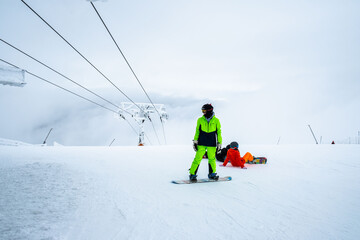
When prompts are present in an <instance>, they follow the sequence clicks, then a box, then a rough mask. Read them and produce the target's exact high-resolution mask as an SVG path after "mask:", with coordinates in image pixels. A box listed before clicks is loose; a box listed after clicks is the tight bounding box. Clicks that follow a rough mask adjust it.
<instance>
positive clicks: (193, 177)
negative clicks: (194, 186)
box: [189, 174, 197, 183]
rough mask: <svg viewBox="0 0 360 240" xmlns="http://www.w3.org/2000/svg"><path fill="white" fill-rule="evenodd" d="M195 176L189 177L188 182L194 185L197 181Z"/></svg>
mask: <svg viewBox="0 0 360 240" xmlns="http://www.w3.org/2000/svg"><path fill="white" fill-rule="evenodd" d="M196 177H197V175H192V174H191V175H190V176H189V179H190V182H193V183H196V182H197V179H196Z"/></svg>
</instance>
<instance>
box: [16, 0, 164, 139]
mask: <svg viewBox="0 0 360 240" xmlns="http://www.w3.org/2000/svg"><path fill="white" fill-rule="evenodd" d="M21 1H22V2H23V3H24V4H25V5H26V6H27V7H28V8H29V9H30V10H31V11H32V12H33V13H34V14H35V15H36V16H38V17H39V18H40V19H41V20H42V21H43V22H44V23H45V24H46V25H47V26H48V27H50V28H51V29H52V30H53V31H54V32H55V33H56V34H57V35H58V36H59V37H60V38H61V39H63V40H64V41H65V42H66V43H67V44H68V45H69V46H70V47H71V48H72V49H73V50H74V51H75V52H77V53H78V54H79V55H80V56H81V57H82V58H83V59H84V60H85V61H87V62H88V63H89V64H90V65H91V66H92V67H93V68H94V69H95V70H96V71H97V72H98V73H100V74H101V75H102V76H103V77H104V78H105V79H106V80H108V82H110V83H111V84H112V85H113V86H114V87H115V88H116V89H117V90H119V92H120V93H122V94H123V95H124V96H125V97H126V98H127V99H128V100H129V101H130V102H132V103H133V104H134V105H135V106H137V107H138V108H139V109H140V111H143V109H141V108H140V106H139V105H138V104H136V103H135V102H134V101H133V100H132V99H131V98H130V97H128V96H127V95H126V94H125V93H124V92H123V91H121V89H120V88H118V87H117V86H116V85H115V84H114V83H113V82H112V81H111V80H110V79H109V78H108V77H106V76H105V75H104V74H103V73H102V72H101V71H100V70H99V69H98V68H97V67H95V65H94V64H92V63H91V62H90V61H89V60H88V59H87V58H86V57H85V56H84V55H82V54H81V53H80V52H79V51H78V50H77V49H76V48H75V47H74V46H73V45H72V44H71V43H70V42H69V41H67V40H66V39H65V38H64V37H63V36H62V35H61V34H60V33H59V32H58V31H56V30H55V29H54V28H53V27H52V26H51V25H50V24H49V23H48V22H47V21H46V20H45V19H43V18H42V17H41V16H40V15H39V14H38V13H37V12H36V11H35V10H34V9H33V8H31V7H30V6H29V5H28V4H27V3H26V2H25V1H24V0H21ZM151 124H153V123H152V122H151ZM154 129H155V128H154ZM159 143H160V142H159Z"/></svg>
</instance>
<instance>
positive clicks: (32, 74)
mask: <svg viewBox="0 0 360 240" xmlns="http://www.w3.org/2000/svg"><path fill="white" fill-rule="evenodd" d="M0 61H2V62H4V63H6V64H8V65H10V66H12V67H15V68H17V69H22V68H20V67H18V66H16V65H14V64H12V63H9V62H7V61H5V60H3V59H1V58H0ZM23 70H24V71H25V72H27V73H28V74H30V75H31V76H34V77H36V78H38V79H40V80H42V81H44V82H47V83H49V84H51V85H53V86H55V87H58V88H60V89H62V90H64V91H66V92H69V93H71V94H73V95H75V96H77V97H79V98H82V99H84V100H86V101H88V102H91V103H93V104H95V105H97V106H99V107H102V108H104V109H106V110H108V111H111V112H113V113H116V114H118V112H117V111H114V110H112V109H110V108H108V107H105V106H103V105H101V104H99V103H97V102H94V101H92V100H90V99H88V98H86V97H83V96H81V95H79V94H77V93H75V92H73V91H71V90H68V89H66V88H64V87H61V86H59V85H57V84H55V83H53V82H51V81H49V80H46V79H44V78H42V77H39V76H38V75H36V74H34V73H31V72H29V71H27V70H25V69H23ZM122 118H123V119H124V120H125V121H126V122H127V123H128V124H129V125H130V127H131V128H132V129H133V131H134V132H135V134H136V135H137V134H138V133H137V131H136V130H135V128H134V127H133V126H132V125H131V124H130V122H129V121H128V120H127V119H126V118H125V117H124V116H122Z"/></svg>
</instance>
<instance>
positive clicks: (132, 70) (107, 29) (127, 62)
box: [90, 1, 166, 144]
mask: <svg viewBox="0 0 360 240" xmlns="http://www.w3.org/2000/svg"><path fill="white" fill-rule="evenodd" d="M90 4H91V5H92V7H93V8H94V10H95V12H96V14H97V15H98V17H99V18H100V20H101V22H102V23H103V25H104V27H105V29H106V31H107V32H108V33H109V35H110V37H111V39H112V40H113V42H114V43H115V45H116V47H117V49H118V50H119V52H120V54H121V55H122V57H123V58H124V60H125V62H126V64H127V65H128V67H129V68H130V70H131V72H132V74H133V75H134V77H135V79H136V80H137V82H138V83H139V85H140V87H141V89H142V90H143V91H144V93H145V95H146V97H147V98H148V99H149V101H150V103H151V104H152V105H153V107H154V109H155V111H156V112H157V114H158V115H159V117H160V122H161V125H162V129H163V133H164V139H165V144H166V136H165V129H164V124H163V121H162V117H161V115H160V113H159V111H158V110H157V108H156V107H155V105H154V103H153V101H152V100H151V98H150V96H149V94H148V93H147V92H146V90H145V88H144V87H143V85H142V84H141V82H140V80H139V78H138V77H137V75H136V74H135V71H134V69H133V68H132V67H131V65H130V63H129V61H128V60H127V58H126V57H125V55H124V53H123V52H122V51H121V49H120V47H119V45H118V44H117V42H116V40H115V38H114V37H113V35H112V34H111V32H110V30H109V28H108V27H107V25H106V23H105V22H104V20H103V18H102V17H101V15H100V13H99V12H98V10H97V9H96V7H95V5H94V4H93V2H91V1H90Z"/></svg>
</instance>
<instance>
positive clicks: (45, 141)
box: [43, 128, 53, 144]
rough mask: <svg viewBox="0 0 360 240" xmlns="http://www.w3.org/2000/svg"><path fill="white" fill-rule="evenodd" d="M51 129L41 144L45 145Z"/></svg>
mask: <svg viewBox="0 0 360 240" xmlns="http://www.w3.org/2000/svg"><path fill="white" fill-rule="evenodd" d="M52 130H53V129H52V128H51V129H50V131H49V133H48V134H47V136H46V138H45V140H44V142H43V144H45V143H46V140H47V139H48V137H49V135H50V133H51V131H52Z"/></svg>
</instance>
